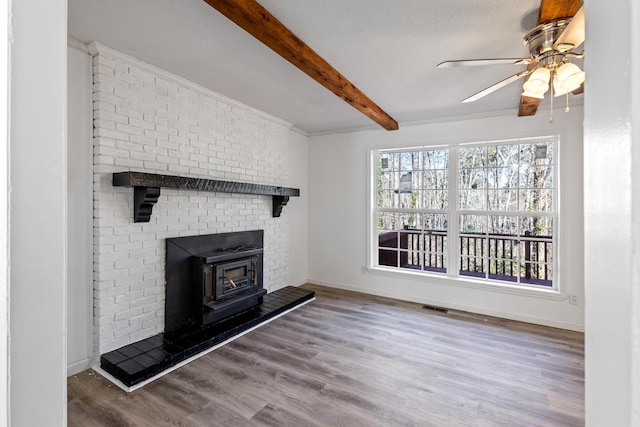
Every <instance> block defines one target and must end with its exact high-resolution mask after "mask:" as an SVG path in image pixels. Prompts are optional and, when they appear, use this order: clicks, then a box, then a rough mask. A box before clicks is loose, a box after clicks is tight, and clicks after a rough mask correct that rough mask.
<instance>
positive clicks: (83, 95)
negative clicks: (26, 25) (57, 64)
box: [67, 43, 93, 375]
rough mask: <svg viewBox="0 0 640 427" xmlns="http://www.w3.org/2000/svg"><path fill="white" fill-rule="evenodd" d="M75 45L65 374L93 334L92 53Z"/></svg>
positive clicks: (79, 362)
mask: <svg viewBox="0 0 640 427" xmlns="http://www.w3.org/2000/svg"><path fill="white" fill-rule="evenodd" d="M74 45H78V43H74ZM78 49H80V50H78ZM78 49H76V48H73V47H70V48H68V49H67V54H68V74H67V82H68V138H67V140H68V150H67V164H68V169H67V217H68V222H69V224H73V226H71V227H68V234H67V236H68V252H67V319H68V321H67V375H73V374H76V373H78V372H80V371H83V370H85V369H88V368H89V366H90V362H91V352H92V336H93V306H92V303H93V301H92V296H93V293H92V289H93V275H92V273H93V257H92V250H93V248H92V239H91V236H92V228H93V186H92V169H91V165H92V150H91V148H92V128H93V122H92V114H91V113H92V105H91V57H90V56H89V54H88V53H87V52H86V48H85V47H84V45H79V46H78Z"/></svg>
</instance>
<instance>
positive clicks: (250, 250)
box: [165, 230, 267, 331]
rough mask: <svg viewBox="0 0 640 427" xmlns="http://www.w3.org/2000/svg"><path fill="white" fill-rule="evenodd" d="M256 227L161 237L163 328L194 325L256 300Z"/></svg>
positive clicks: (259, 239)
mask: <svg viewBox="0 0 640 427" xmlns="http://www.w3.org/2000/svg"><path fill="white" fill-rule="evenodd" d="M263 237H264V232H263V231H262V230H255V231H245V232H238V233H222V234H210V235H204V236H190V237H179V238H173V239H167V243H166V248H167V254H166V265H165V273H166V280H167V286H166V301H165V331H172V330H175V329H177V328H180V327H184V326H194V327H200V326H204V325H208V324H211V323H213V322H216V321H219V320H222V319H225V318H227V317H230V316H233V315H234V314H237V313H240V312H243V311H245V310H248V309H250V308H252V307H254V306H256V305H259V304H260V303H261V302H262V297H263V296H264V294H266V293H267V292H266V290H265V289H264V288H263V283H262V273H263V268H262V261H263Z"/></svg>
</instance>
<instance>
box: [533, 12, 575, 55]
mask: <svg viewBox="0 0 640 427" xmlns="http://www.w3.org/2000/svg"><path fill="white" fill-rule="evenodd" d="M569 22H571V19H558V20H555V21H551V22H547V23H544V24H540V25H538V26H536V27H535V28H534V29H532V30H531V31H529V32H528V33H527V34H526V35H525V36H524V39H523V40H522V42H523V43H524V44H525V45H526V46H527V47H528V48H529V53H531V56H532V57H533V58H537V57H538V56H540V55H542V54H545V53H547V52H550V51H552V50H553V44H554V42H555V41H556V40H557V39H558V36H559V35H560V34H561V33H562V31H563V30H564V29H565V27H566V26H567V25H568V24H569Z"/></svg>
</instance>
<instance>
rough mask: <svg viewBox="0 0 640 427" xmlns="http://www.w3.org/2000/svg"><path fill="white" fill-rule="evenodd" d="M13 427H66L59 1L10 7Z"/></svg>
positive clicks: (63, 39)
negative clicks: (63, 426)
mask: <svg viewBox="0 0 640 427" xmlns="http://www.w3.org/2000/svg"><path fill="white" fill-rule="evenodd" d="M10 19H11V20H10V25H11V30H10V31H11V37H12V39H11V44H10V58H11V68H10V73H11V86H10V88H9V91H10V107H9V108H10V135H9V144H10V161H9V168H10V169H9V170H10V172H9V180H10V182H9V185H10V188H11V191H10V194H9V221H10V241H9V257H10V258H9V260H10V325H9V327H10V330H9V334H10V336H9V347H10V370H11V371H10V378H9V381H10V400H11V401H10V424H11V425H12V426H14V427H23V426H24V427H27V426H62V425H66V375H65V373H66V325H65V315H66V313H65V309H66V286H65V285H66V249H67V248H66V242H67V218H66V195H67V187H66V164H67V159H66V155H67V152H66V116H67V105H66V101H67V51H66V46H67V3H66V0H23V1H13V2H11V17H10Z"/></svg>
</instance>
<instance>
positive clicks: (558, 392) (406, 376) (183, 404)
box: [67, 285, 584, 427]
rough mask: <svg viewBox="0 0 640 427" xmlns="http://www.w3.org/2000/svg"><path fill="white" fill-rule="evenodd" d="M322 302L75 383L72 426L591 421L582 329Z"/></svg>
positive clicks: (389, 303)
mask: <svg viewBox="0 0 640 427" xmlns="http://www.w3.org/2000/svg"><path fill="white" fill-rule="evenodd" d="M305 287H306V288H308V289H313V290H314V291H316V298H317V300H316V301H314V302H311V303H310V304H307V305H306V306H303V307H301V308H298V309H297V310H294V311H293V312H291V313H289V314H286V315H285V316H283V317H281V318H279V319H276V320H275V321H273V322H271V323H269V324H267V325H264V326H262V327H261V328H259V329H257V330H255V331H253V332H251V333H249V334H247V335H245V336H243V337H241V338H239V339H237V340H236V341H233V342H232V343H230V344H227V345H226V346H224V347H222V348H220V349H218V350H215V351H213V352H211V353H209V354H207V355H205V356H203V357H202V358H200V359H198V360H196V361H194V362H192V363H191V364H189V365H187V366H184V367H182V368H180V369H178V370H176V371H174V372H172V373H170V374H168V375H166V376H164V377H163V378H161V379H159V380H157V381H155V382H153V383H151V384H149V385H147V386H145V387H144V388H142V389H141V390H138V391H135V392H133V393H131V394H126V393H124V392H123V391H121V390H120V389H118V388H117V387H115V386H113V385H111V384H110V383H109V382H108V381H107V380H105V379H103V378H102V377H100V376H99V375H98V374H96V373H94V372H93V371H85V372H83V373H81V374H78V375H75V376H72V377H69V379H68V381H67V383H68V420H69V421H68V425H69V426H82V427H86V426H154V427H155V426H194V427H195V426H253V425H255V426H296V427H297V426H367V427H369V426H554V427H555V426H581V425H584V336H583V334H580V333H575V332H569V331H564V330H560V329H552V328H545V327H541V326H535V325H530V324H526V323H520V322H514V321H508V320H502V319H496V318H490V317H486V316H481V315H474V314H469V313H462V312H455V311H450V312H449V313H448V314H443V313H438V312H434V311H429V310H425V309H423V308H422V307H421V305H419V304H413V303H406V302H400V301H395V300H391V299H386V298H379V297H372V296H368V295H363V294H358V293H353V292H347V291H341V290H335V289H330V288H324V287H320V286H312V285H305Z"/></svg>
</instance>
